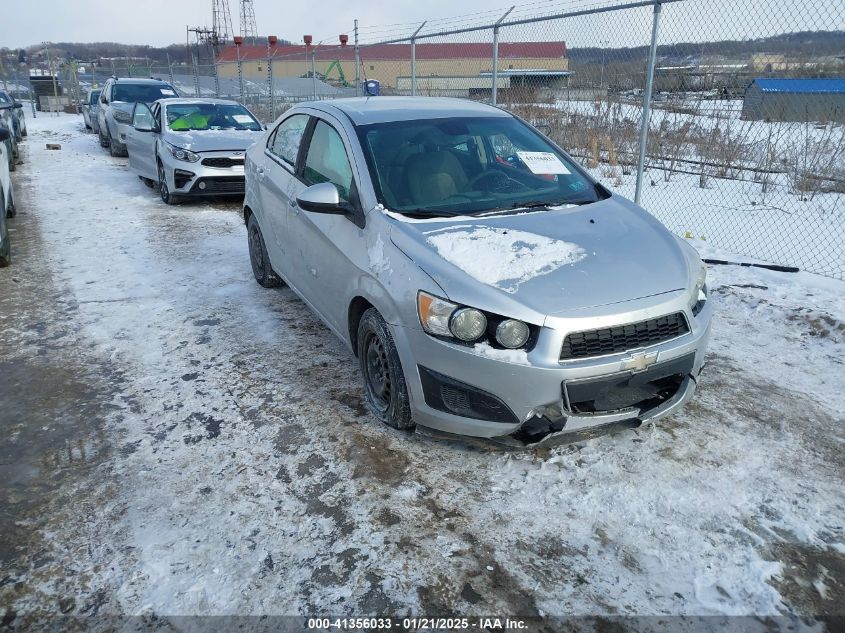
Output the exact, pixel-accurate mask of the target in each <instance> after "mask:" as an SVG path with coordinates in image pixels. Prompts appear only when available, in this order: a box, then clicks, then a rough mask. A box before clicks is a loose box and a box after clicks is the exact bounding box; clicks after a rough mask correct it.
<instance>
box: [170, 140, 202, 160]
mask: <svg viewBox="0 0 845 633" xmlns="http://www.w3.org/2000/svg"><path fill="white" fill-rule="evenodd" d="M167 149H168V150H170V153H171V154H172V155H173V158H175V159H176V160H184V161H185V162H186V163H195V162H197V161H198V160H199V159H200V157H199V154H195V153H194V152H192V151H191V150H189V149H185V148H184V147H176V146H175V145H171V144H170V143H167Z"/></svg>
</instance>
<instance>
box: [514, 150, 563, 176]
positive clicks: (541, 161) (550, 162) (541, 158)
mask: <svg viewBox="0 0 845 633" xmlns="http://www.w3.org/2000/svg"><path fill="white" fill-rule="evenodd" d="M516 155H517V156H519V159H520V160H521V161H522V162H523V163H525V165H526V166H527V167H528V169H530V170H531V173H532V174H569V173H572V172H570V171H569V170H568V169H567V168H566V165H564V164H563V163H562V162H560V159H559V158H558V157H557V156H556V155H555V154H552V153H551V152H517V153H516Z"/></svg>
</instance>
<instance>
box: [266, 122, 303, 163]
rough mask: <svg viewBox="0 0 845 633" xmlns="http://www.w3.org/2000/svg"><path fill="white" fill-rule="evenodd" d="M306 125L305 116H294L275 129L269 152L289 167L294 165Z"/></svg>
mask: <svg viewBox="0 0 845 633" xmlns="http://www.w3.org/2000/svg"><path fill="white" fill-rule="evenodd" d="M307 125H308V115H307V114H294V115H293V116H291V117H289V118H287V119H285V120H284V121H282V122H281V123H280V124H279V127H277V128H276V131H275V132H274V133H273V137H272V140H271V141H270V151H271V152H273V154H275V155H276V156H278V157H279V158H281V159H282V160H283V161H285V162H286V163H288V164H289V165H296V157H297V155H298V154H299V144H300V143H301V142H302V137H303V136H304V135H305V128H306V126H307Z"/></svg>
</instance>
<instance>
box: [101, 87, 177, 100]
mask: <svg viewBox="0 0 845 633" xmlns="http://www.w3.org/2000/svg"><path fill="white" fill-rule="evenodd" d="M112 95H113V96H112V101H128V102H130V103H136V102H137V103H152V102H153V101H158V100H159V99H166V98H167V97H176V96H178V95H177V94H176V90H174V89H173V87H172V86H170V85H168V84H121V83H118V84H115V85H114V91H113V92H112Z"/></svg>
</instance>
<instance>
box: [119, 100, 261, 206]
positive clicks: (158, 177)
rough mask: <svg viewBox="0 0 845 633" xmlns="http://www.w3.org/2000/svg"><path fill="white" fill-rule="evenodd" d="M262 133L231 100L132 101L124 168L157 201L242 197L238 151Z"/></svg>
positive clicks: (240, 153)
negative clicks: (156, 195)
mask: <svg viewBox="0 0 845 633" xmlns="http://www.w3.org/2000/svg"><path fill="white" fill-rule="evenodd" d="M263 131H264V128H263V126H262V125H261V124H260V123H259V122H258V119H256V118H255V116H254V115H253V114H252V113H251V112H250V111H249V110H247V109H246V108H245V107H243V106H242V105H240V104H239V103H236V102H235V101H225V100H223V99H162V100H160V101H156V102H155V103H153V104H152V106H148V105H147V104H145V103H138V104H136V105H135V108H134V110H133V112H132V127H130V129H129V131H128V132H127V135H126V147H127V149H128V151H129V167H130V169H132V170H133V171H135V173H137V174H138V176H139V177H140V178H141V180H143V181H144V182H145V183H146V184H147V185H149V186H153V185H155V183H158V189H159V193H160V195H161V199H162V200H164V202H165V203H167V204H176V203H178V202H180V201H181V200H182V199H183V198H185V197H187V196H221V195H238V196H240V195H243V193H244V153H245V152H246V149H247V148H248V147H249V146H250V145H252V144H253V143H254V142H255V141H256V140H257V139H259V138H260V137H261V132H263Z"/></svg>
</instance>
